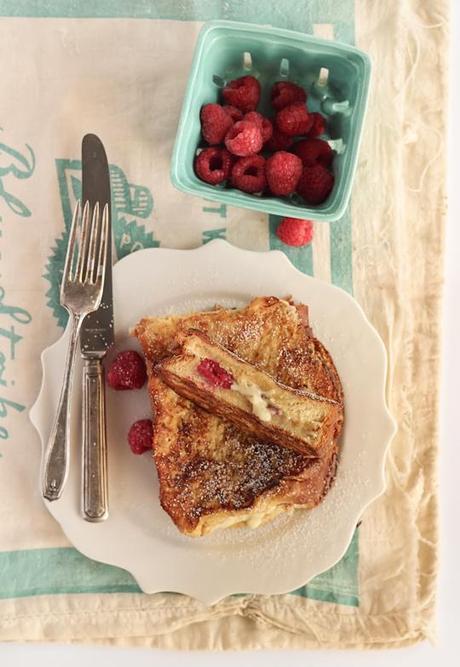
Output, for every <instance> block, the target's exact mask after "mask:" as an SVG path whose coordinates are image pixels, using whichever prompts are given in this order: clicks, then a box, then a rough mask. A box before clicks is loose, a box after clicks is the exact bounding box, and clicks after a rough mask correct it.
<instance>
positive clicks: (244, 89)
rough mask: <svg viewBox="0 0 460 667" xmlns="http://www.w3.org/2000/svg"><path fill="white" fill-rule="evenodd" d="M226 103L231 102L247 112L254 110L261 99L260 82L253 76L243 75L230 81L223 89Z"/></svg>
mask: <svg viewBox="0 0 460 667" xmlns="http://www.w3.org/2000/svg"><path fill="white" fill-rule="evenodd" d="M222 97H223V98H224V102H225V103H226V104H230V105H231V106H233V107H236V108H237V109H241V111H244V112H245V113H246V112H247V111H254V109H255V108H256V107H257V105H258V104H259V100H260V83H259V82H258V81H257V79H255V78H254V77H253V76H242V77H241V78H240V79H234V80H233V81H229V83H227V85H226V86H225V88H224V89H223V90H222Z"/></svg>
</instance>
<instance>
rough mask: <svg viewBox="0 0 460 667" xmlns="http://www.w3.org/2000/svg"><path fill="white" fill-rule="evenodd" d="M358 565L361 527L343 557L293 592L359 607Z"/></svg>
mask: <svg viewBox="0 0 460 667" xmlns="http://www.w3.org/2000/svg"><path fill="white" fill-rule="evenodd" d="M358 565H359V528H357V529H356V530H355V533H354V535H353V539H352V540H351V542H350V545H349V547H348V549H347V551H346V553H345V555H344V556H343V557H342V559H341V560H339V562H338V563H336V564H335V565H334V566H333V567H331V568H330V569H329V570H327V571H326V572H322V573H321V574H319V575H318V576H317V577H315V578H314V579H312V580H311V581H310V582H309V583H308V584H306V585H305V586H302V587H301V588H298V589H297V590H296V591H293V594H294V595H301V596H302V597H305V598H310V599H313V600H321V601H322V602H335V603H336V604H344V605H348V606H350V607H359V593H358V591H359V582H358Z"/></svg>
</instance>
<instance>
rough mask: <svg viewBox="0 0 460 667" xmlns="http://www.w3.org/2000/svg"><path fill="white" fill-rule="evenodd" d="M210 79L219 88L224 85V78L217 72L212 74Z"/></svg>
mask: <svg viewBox="0 0 460 667" xmlns="http://www.w3.org/2000/svg"><path fill="white" fill-rule="evenodd" d="M212 81H213V83H215V84H216V86H218V87H219V88H224V87H225V79H223V78H222V77H221V76H219V75H218V74H213V76H212Z"/></svg>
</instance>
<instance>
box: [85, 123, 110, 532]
mask: <svg viewBox="0 0 460 667" xmlns="http://www.w3.org/2000/svg"><path fill="white" fill-rule="evenodd" d="M81 159H82V201H83V202H85V201H88V202H89V204H90V208H91V211H92V210H93V208H94V206H95V204H96V202H99V210H100V211H102V210H103V208H104V206H105V205H106V204H107V205H108V210H109V242H108V244H107V253H108V255H107V264H106V275H105V282H104V291H103V294H102V300H101V305H100V306H99V308H98V310H96V311H95V312H93V313H90V314H89V315H87V316H86V317H85V319H84V321H83V324H82V328H81V332H80V351H81V356H82V358H83V377H82V394H83V396H82V439H83V441H82V507H81V510H82V515H83V518H84V519H86V520H87V521H104V520H105V519H106V518H107V517H108V469H107V434H106V411H105V377H104V367H103V365H102V360H103V358H104V357H105V355H106V353H107V350H108V349H109V348H110V346H111V345H112V343H113V340H114V327H113V302H112V249H111V239H112V225H111V222H112V221H111V209H110V200H111V197H110V176H109V166H108V162H107V156H106V153H105V150H104V146H103V145H102V142H101V140H100V139H99V138H98V137H97V136H96V135H94V134H86V135H85V136H84V137H83V141H82V148H81Z"/></svg>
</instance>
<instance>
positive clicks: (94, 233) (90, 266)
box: [85, 202, 100, 283]
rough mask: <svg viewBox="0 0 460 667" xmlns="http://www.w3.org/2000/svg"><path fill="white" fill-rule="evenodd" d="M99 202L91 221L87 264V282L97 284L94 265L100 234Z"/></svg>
mask: <svg viewBox="0 0 460 667" xmlns="http://www.w3.org/2000/svg"><path fill="white" fill-rule="evenodd" d="M99 227H100V224H99V202H96V203H95V205H94V208H93V218H92V221H91V236H90V239H89V245H88V261H87V263H86V275H85V282H91V283H94V282H95V278H94V264H95V262H96V248H97V237H98V235H99V236H100V234H99Z"/></svg>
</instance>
